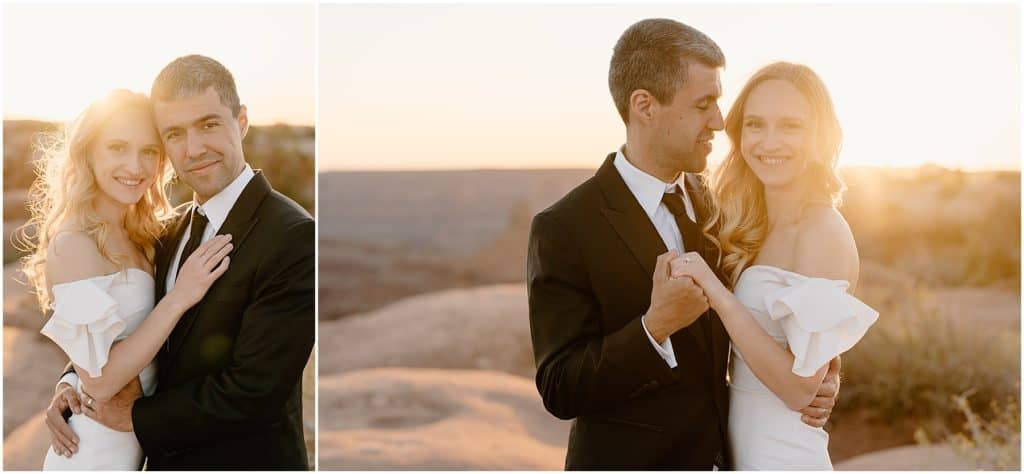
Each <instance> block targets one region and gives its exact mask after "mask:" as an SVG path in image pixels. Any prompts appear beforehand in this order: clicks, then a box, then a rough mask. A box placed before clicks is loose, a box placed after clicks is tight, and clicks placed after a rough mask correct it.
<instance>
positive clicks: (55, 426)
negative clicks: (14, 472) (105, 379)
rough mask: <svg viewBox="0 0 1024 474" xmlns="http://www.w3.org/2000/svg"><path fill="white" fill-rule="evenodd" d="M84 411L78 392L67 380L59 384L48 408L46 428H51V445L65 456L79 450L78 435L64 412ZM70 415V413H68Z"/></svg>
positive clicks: (55, 450) (76, 412)
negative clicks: (69, 424)
mask: <svg viewBox="0 0 1024 474" xmlns="http://www.w3.org/2000/svg"><path fill="white" fill-rule="evenodd" d="M65 412H69V413H75V414H80V413H82V403H81V401H80V400H79V399H78V393H77V392H75V389H74V387H72V386H71V385H69V384H68V383H67V382H61V383H59V384H57V392H56V393H55V394H54V395H53V400H50V406H49V407H47V408H46V428H47V429H49V430H50V445H51V446H53V451H54V452H56V453H57V454H59V455H61V456H65V457H69V458H70V457H71V455H72V454H74V453H77V452H78V435H76V434H75V432H74V431H73V430H72V429H71V427H70V426H68V422H67V419H66V418H65V417H64V413H65ZM68 416H70V414H69V415H68Z"/></svg>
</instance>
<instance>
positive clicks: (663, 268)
mask: <svg viewBox="0 0 1024 474" xmlns="http://www.w3.org/2000/svg"><path fill="white" fill-rule="evenodd" d="M728 297H731V292H730V291H729V289H728V288H727V287H726V286H725V285H723V284H722V282H721V281H720V280H719V279H718V276H717V275H715V272H714V271H713V270H712V269H711V267H710V266H709V265H708V264H707V262H705V261H704V258H703V257H701V255H700V254H699V253H697V252H686V253H684V254H682V255H679V253H678V252H677V251H675V250H671V251H669V252H666V253H664V254H661V255H659V256H658V260H657V263H656V265H655V269H654V276H653V289H652V291H651V307H650V309H649V310H648V312H647V314H646V315H644V321H645V325H646V327H647V330H648V332H650V334H651V336H652V337H653V338H654V339H655V340H656V341H657V342H658V343H662V342H664V341H665V339H666V338H668V337H669V336H671V335H672V334H673V333H675V332H676V331H678V330H680V329H683V328H685V327H687V326H689V325H690V324H693V322H694V321H696V320H697V318H699V317H700V316H701V315H702V314H704V313H705V312H706V311H707V310H708V309H709V308H715V307H720V305H721V304H722V303H724V302H725V301H726V298H728ZM840 364H841V362H840V360H839V357H836V358H835V359H832V361H831V362H830V363H829V368H828V372H827V373H826V375H825V378H824V380H823V381H822V383H821V385H820V386H819V387H818V392H817V393H816V394H815V397H814V400H813V401H812V402H811V404H810V405H808V406H807V407H805V408H804V409H803V410H800V413H802V414H803V416H802V417H801V420H802V421H803V422H804V423H805V424H807V425H810V426H814V427H817V428H820V427H822V426H825V423H826V422H827V421H828V418H829V416H831V414H832V408H833V407H834V406H835V401H836V396H837V395H838V393H839V370H840V367H841V365H840Z"/></svg>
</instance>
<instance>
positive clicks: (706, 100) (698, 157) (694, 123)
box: [657, 62, 725, 173]
mask: <svg viewBox="0 0 1024 474" xmlns="http://www.w3.org/2000/svg"><path fill="white" fill-rule="evenodd" d="M721 94H722V86H721V82H720V80H719V73H718V68H715V67H711V66H707V65H705V64H702V63H699V62H691V63H690V64H689V66H688V71H687V78H686V81H685V82H684V84H683V85H682V86H680V87H679V89H678V90H676V93H675V95H674V96H673V97H672V101H671V102H670V103H669V104H667V105H665V106H663V107H662V108H661V109H660V114H659V118H658V122H659V124H660V127H659V128H660V130H659V132H658V134H657V137H658V141H659V146H658V148H660V149H661V150H662V153H660V155H661V158H662V159H663V160H664V162H663V164H664V166H666V167H668V168H671V169H674V170H677V171H678V172H686V173H699V172H701V171H704V168H705V167H707V158H708V155H709V154H711V149H712V148H711V140H712V139H714V132H715V131H717V130H722V129H723V128H724V126H725V124H724V122H723V120H722V113H721V110H720V109H719V107H718V98H719V97H720V96H721Z"/></svg>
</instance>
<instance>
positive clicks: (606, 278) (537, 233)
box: [527, 153, 731, 469]
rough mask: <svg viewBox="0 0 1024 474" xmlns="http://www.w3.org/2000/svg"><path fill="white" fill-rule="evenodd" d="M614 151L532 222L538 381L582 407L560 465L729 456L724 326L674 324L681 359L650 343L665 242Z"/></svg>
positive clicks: (696, 463) (530, 277) (666, 464)
mask: <svg viewBox="0 0 1024 474" xmlns="http://www.w3.org/2000/svg"><path fill="white" fill-rule="evenodd" d="M614 158H615V154H614V153H613V154H611V155H609V156H608V157H607V159H606V160H605V162H604V164H603V165H602V166H601V168H600V169H599V170H598V171H597V174H596V175H595V176H594V177H593V178H591V179H589V180H587V181H586V182H584V183H583V184H581V185H579V186H578V187H576V188H575V189H574V190H572V191H571V192H569V194H567V195H566V196H565V197H564V198H562V199H561V200H560V201H558V202H557V203H555V204H554V205H552V206H551V207H549V208H548V209H546V210H544V211H542V212H541V213H540V214H538V215H537V216H536V217H534V219H533V225H532V227H531V229H530V239H529V251H528V257H527V258H528V260H527V285H528V291H529V303H530V331H531V335H532V338H533V350H534V356H535V358H536V362H537V388H538V390H539V391H540V394H541V397H542V398H543V401H544V406H545V407H546V408H547V410H548V411H550V412H551V413H552V414H554V415H555V416H557V417H559V418H562V419H575V421H574V422H573V425H572V430H571V432H570V435H569V446H568V453H567V455H566V460H565V466H566V468H567V469H616V468H620V469H710V468H711V466H712V465H713V464H717V465H718V466H719V467H729V466H730V465H731V463H730V461H729V459H730V456H729V453H728V443H727V442H726V441H725V439H726V438H725V433H726V428H727V418H726V417H727V414H728V396H729V394H728V388H727V386H726V380H725V376H726V370H727V367H728V354H729V339H728V336H727V334H726V332H725V328H724V327H723V326H722V324H721V321H720V320H719V319H718V317H717V316H716V315H714V313H713V312H708V313H705V314H704V315H703V316H701V317H702V318H706V321H707V324H709V325H710V340H709V338H708V337H707V335H706V334H705V333H704V332H703V331H701V330H700V329H699V326H700V325H698V324H692V325H690V326H689V327H687V328H684V329H682V330H680V331H678V332H676V333H675V334H673V335H672V336H671V339H672V346H673V349H674V351H675V356H676V359H677V362H678V364H679V365H678V367H677V368H676V369H674V370H673V369H670V368H669V367H668V364H666V363H665V361H664V360H663V359H662V358H661V357H660V356H659V355H658V353H657V351H656V350H655V349H654V348H653V347H652V346H651V343H650V341H649V340H648V338H647V334H646V332H645V331H644V329H643V326H642V323H641V316H642V315H643V314H644V313H646V312H647V310H648V308H649V306H650V297H651V289H652V275H653V274H654V267H655V262H656V260H657V257H658V255H660V254H662V253H664V252H666V251H667V249H666V247H665V244H664V243H663V242H662V240H661V238H660V237H659V235H658V233H657V230H656V229H655V227H654V224H652V223H651V221H650V219H649V218H648V217H647V214H645V213H644V211H643V209H642V208H641V207H640V204H639V203H638V202H637V200H636V198H635V197H634V196H633V194H632V193H631V192H630V191H629V188H627V187H626V184H625V182H624V181H623V180H622V177H621V176H620V175H619V173H618V170H616V169H615V166H614V165H613V160H614ZM687 182H688V191H689V192H690V193H691V197H692V200H693V202H694V205H695V210H696V211H697V215H698V221H702V220H703V219H705V218H706V216H705V213H706V209H705V208H704V206H702V205H701V204H702V202H703V196H704V194H703V193H704V192H705V191H706V190H705V189H704V188H703V185H702V184H701V183H700V182H699V180H697V179H696V176H692V175H690V176H687ZM685 244H686V245H687V246H688V250H693V247H692V244H691V243H689V242H687V243H685ZM701 247H702V248H703V249H704V250H705V251H708V252H710V249H712V248H713V247H712V246H710V245H701ZM705 258H706V259H707V260H708V261H709V262H715V261H716V255H708V254H705Z"/></svg>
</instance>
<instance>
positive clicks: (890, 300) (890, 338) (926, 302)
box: [836, 282, 1020, 439]
mask: <svg viewBox="0 0 1024 474" xmlns="http://www.w3.org/2000/svg"><path fill="white" fill-rule="evenodd" d="M865 283H866V284H865V286H864V287H862V288H861V291H860V293H861V296H862V297H863V299H864V301H865V302H866V303H868V304H869V305H871V306H872V307H874V308H875V309H877V310H878V311H879V313H880V314H881V316H880V317H879V319H878V321H877V322H876V323H875V325H874V326H873V327H872V328H871V329H870V330H869V331H868V334H867V335H866V336H865V337H864V339H863V340H861V341H860V343H858V344H857V345H856V346H855V347H854V348H853V349H851V350H850V351H849V352H848V353H846V354H845V355H844V356H843V386H842V390H841V394H840V397H839V405H838V406H837V408H836V411H837V412H838V413H839V414H840V416H841V414H842V413H843V412H846V411H853V410H859V411H864V412H866V413H868V414H869V415H870V417H871V418H874V419H875V420H877V421H880V422H885V423H895V422H897V421H907V420H910V421H912V422H914V423H918V424H919V426H921V427H922V428H923V429H924V431H925V433H926V434H927V435H929V436H932V437H934V438H936V439H937V438H940V437H943V436H945V435H947V434H948V433H951V432H954V431H955V429H956V428H957V427H958V426H959V424H960V423H962V421H963V415H962V414H961V413H960V410H959V407H958V405H957V403H956V401H955V399H953V398H951V397H952V396H953V395H957V394H962V393H965V392H968V391H970V393H972V394H973V396H974V399H975V400H977V401H979V402H980V403H982V404H983V405H984V406H985V407H988V410H987V411H986V412H985V413H983V416H988V417H990V416H992V412H991V407H992V405H991V403H992V401H994V400H1005V399H1006V398H1007V397H1009V396H1014V395H1015V394H1017V393H1018V392H1019V390H1020V389H1019V387H1020V333H1019V331H1005V330H1001V329H998V328H993V327H991V326H985V325H980V324H972V319H971V315H970V314H953V313H952V312H950V311H938V310H937V309H936V307H935V305H934V303H933V300H934V297H933V296H932V295H931V294H930V292H929V290H927V289H926V288H924V287H921V286H918V285H916V284H914V283H906V284H904V285H891V284H889V285H881V286H870V285H868V284H867V282H865Z"/></svg>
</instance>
